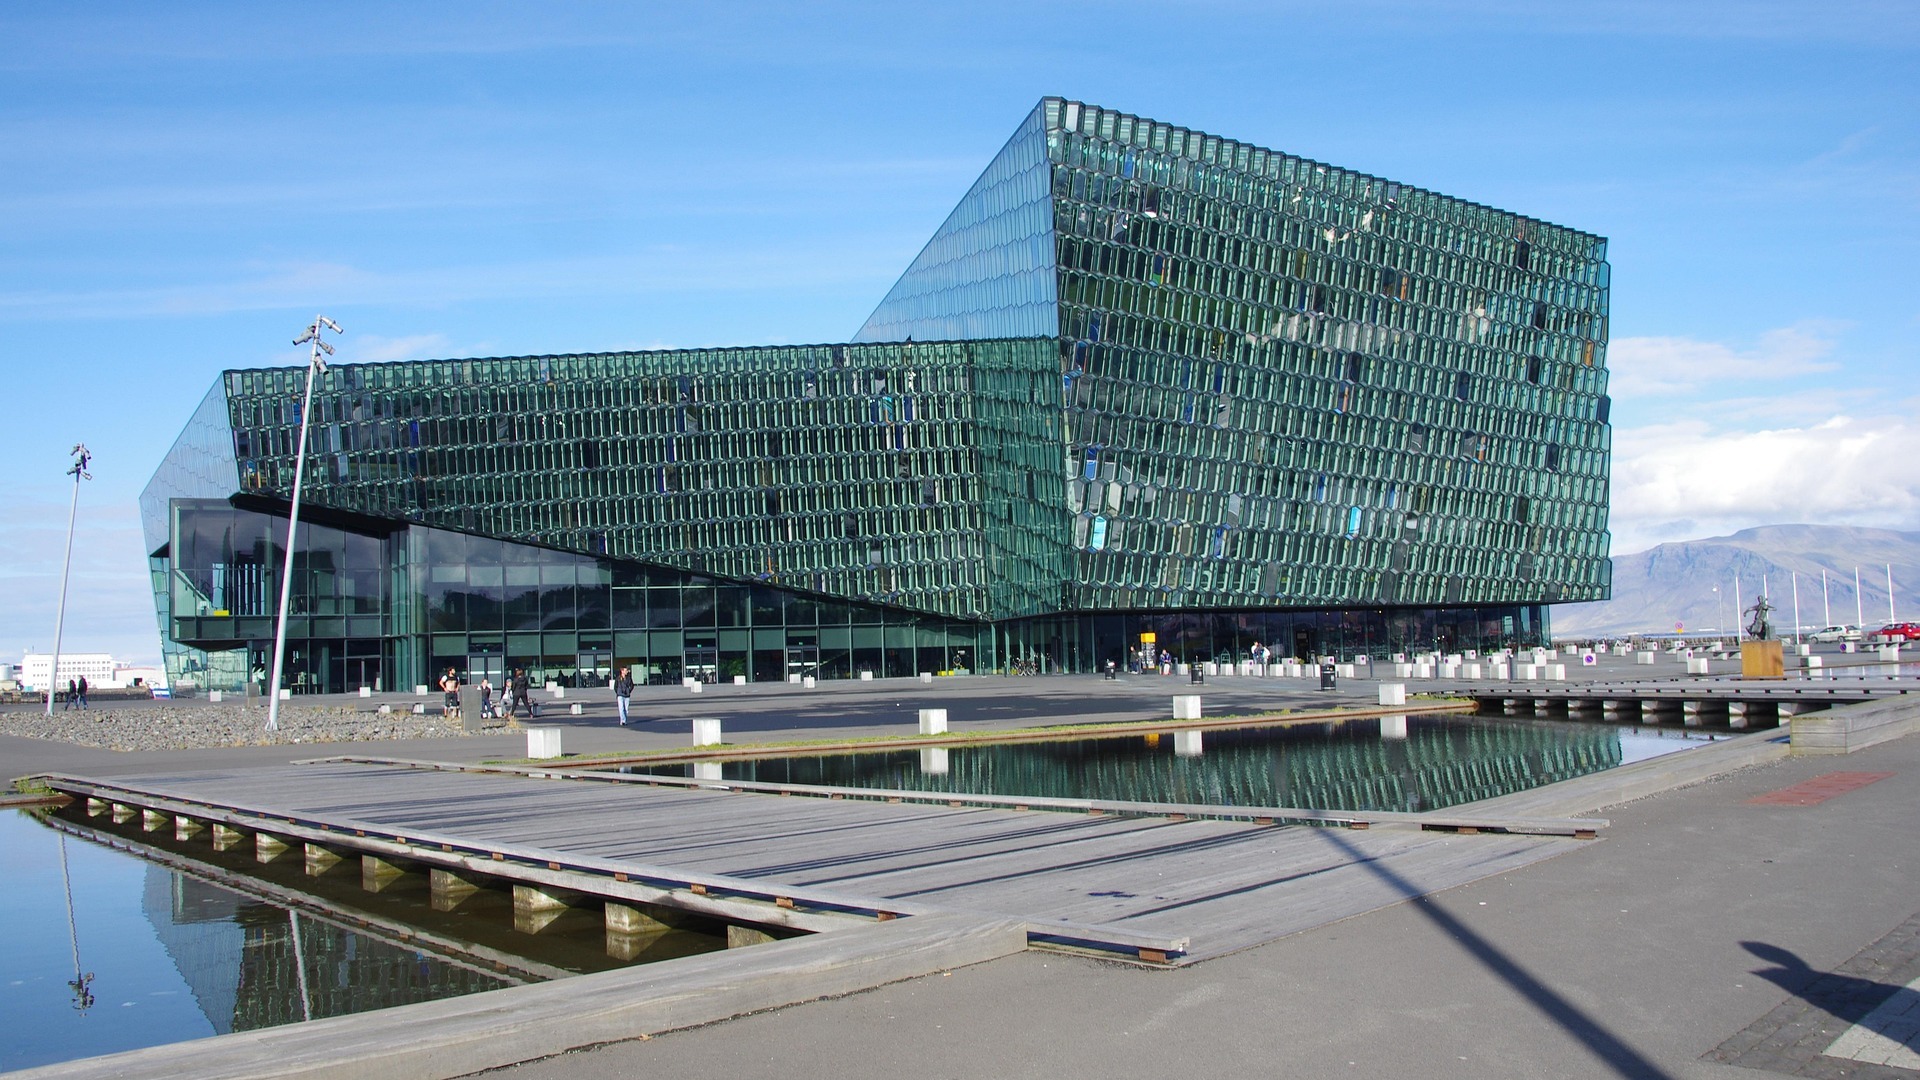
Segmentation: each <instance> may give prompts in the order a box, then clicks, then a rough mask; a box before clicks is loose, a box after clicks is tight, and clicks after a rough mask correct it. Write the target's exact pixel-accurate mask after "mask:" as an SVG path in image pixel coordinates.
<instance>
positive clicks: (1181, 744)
mask: <svg viewBox="0 0 1920 1080" xmlns="http://www.w3.org/2000/svg"><path fill="white" fill-rule="evenodd" d="M1173 753H1174V756H1175V757H1199V756H1200V733H1199V732H1197V731H1176V732H1174V733H1173Z"/></svg>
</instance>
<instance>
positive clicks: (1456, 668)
mask: <svg viewBox="0 0 1920 1080" xmlns="http://www.w3.org/2000/svg"><path fill="white" fill-rule="evenodd" d="M1440 677H1441V678H1443V679H1457V678H1459V677H1460V665H1459V664H1456V663H1453V662H1452V661H1448V662H1447V663H1444V664H1441V665H1440Z"/></svg>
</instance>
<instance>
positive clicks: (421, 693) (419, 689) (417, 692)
mask: <svg viewBox="0 0 1920 1080" xmlns="http://www.w3.org/2000/svg"><path fill="white" fill-rule="evenodd" d="M413 696H414V697H426V696H427V687H426V684H425V683H422V684H420V685H419V686H416V687H414V688H413Z"/></svg>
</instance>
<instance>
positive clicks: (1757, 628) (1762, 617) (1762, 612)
mask: <svg viewBox="0 0 1920 1080" xmlns="http://www.w3.org/2000/svg"><path fill="white" fill-rule="evenodd" d="M1772 611H1773V607H1772V605H1770V604H1768V603H1767V597H1766V594H1764V593H1762V594H1761V595H1759V596H1756V597H1754V600H1753V606H1752V607H1750V608H1748V609H1747V613H1748V614H1750V615H1752V616H1753V621H1752V622H1750V623H1748V624H1747V636H1748V637H1750V638H1752V639H1753V640H1755V641H1772V640H1773V623H1772V622H1771V621H1770V620H1768V618H1767V616H1768V615H1769V614H1771V613H1772Z"/></svg>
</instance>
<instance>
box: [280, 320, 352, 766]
mask: <svg viewBox="0 0 1920 1080" xmlns="http://www.w3.org/2000/svg"><path fill="white" fill-rule="evenodd" d="M323 330H331V331H333V332H334V333H336V334H338V333H342V332H343V331H342V330H341V329H340V324H339V323H337V322H334V321H333V320H332V319H329V318H327V317H326V316H325V315H315V316H314V317H313V324H312V325H311V326H308V327H307V329H306V332H305V333H303V334H301V335H300V336H299V337H297V338H294V339H293V343H294V344H295V345H306V344H309V343H310V344H312V346H313V348H312V350H311V352H312V358H311V359H310V360H309V361H308V362H307V392H306V397H305V398H303V399H302V400H301V402H300V441H299V442H298V443H297V444H295V446H294V451H293V502H292V506H291V508H290V509H289V510H288V512H287V554H286V560H285V562H284V563H283V564H282V566H281V569H280V617H279V619H278V620H276V621H275V623H274V629H273V674H272V675H271V676H270V677H269V678H268V681H267V730H268V731H274V730H277V729H278V728H279V727H280V676H281V674H282V673H283V672H284V671H285V670H286V660H287V602H288V600H289V599H291V598H292V596H293V545H294V541H295V539H296V538H297V537H298V536H299V535H300V482H301V481H302V480H303V479H305V477H306V471H307V425H308V421H309V420H311V419H312V415H313V377H314V376H315V375H317V374H319V373H320V372H322V371H325V370H327V361H326V357H328V356H332V355H333V346H331V345H329V344H327V343H326V342H325V341H323V340H321V336H320V335H321V332H322V331H323ZM323 354H324V355H323Z"/></svg>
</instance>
